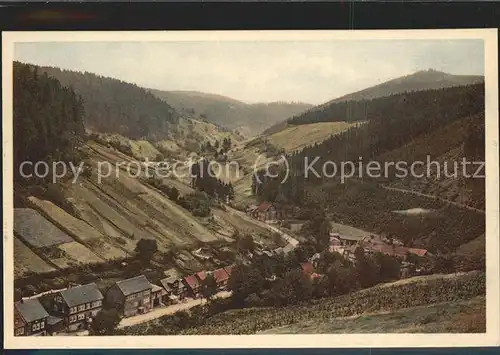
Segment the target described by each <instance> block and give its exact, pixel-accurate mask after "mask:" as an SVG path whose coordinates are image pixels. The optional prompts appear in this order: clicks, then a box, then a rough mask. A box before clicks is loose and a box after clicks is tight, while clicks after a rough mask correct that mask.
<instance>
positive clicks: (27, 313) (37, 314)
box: [15, 298, 49, 323]
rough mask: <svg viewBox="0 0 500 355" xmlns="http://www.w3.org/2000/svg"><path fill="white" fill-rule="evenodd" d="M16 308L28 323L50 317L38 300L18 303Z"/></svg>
mask: <svg viewBox="0 0 500 355" xmlns="http://www.w3.org/2000/svg"><path fill="white" fill-rule="evenodd" d="M15 307H16V309H17V311H18V312H19V314H20V315H21V317H22V318H23V319H24V321H25V322H26V323H30V322H33V321H35V320H37V319H42V318H45V317H48V316H49V314H48V313H47V311H46V310H45V308H43V306H42V304H41V303H40V301H39V300H38V298H32V299H28V300H24V301H20V302H16V303H15Z"/></svg>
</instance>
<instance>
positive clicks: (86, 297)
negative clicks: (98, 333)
mask: <svg viewBox="0 0 500 355" xmlns="http://www.w3.org/2000/svg"><path fill="white" fill-rule="evenodd" d="M103 299H104V296H103V295H102V293H101V291H99V289H98V288H97V286H96V284H95V283H90V284H87V285H81V286H73V287H70V288H67V289H66V290H63V291H61V292H59V293H58V294H57V295H56V296H55V297H54V301H53V305H52V307H53V308H52V310H53V312H54V313H55V314H57V315H59V316H61V317H62V318H63V321H64V324H65V326H66V328H67V329H68V331H76V330H79V329H85V328H87V326H88V325H89V323H90V322H92V319H93V318H94V317H95V316H96V315H97V313H99V311H100V310H101V309H102V302H103Z"/></svg>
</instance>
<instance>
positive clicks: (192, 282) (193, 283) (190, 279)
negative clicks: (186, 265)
mask: <svg viewBox="0 0 500 355" xmlns="http://www.w3.org/2000/svg"><path fill="white" fill-rule="evenodd" d="M184 280H185V281H186V283H187V284H188V286H189V287H191V289H194V288H197V287H199V286H200V282H199V281H198V279H197V278H196V276H194V275H189V276H186V277H185V278H184Z"/></svg>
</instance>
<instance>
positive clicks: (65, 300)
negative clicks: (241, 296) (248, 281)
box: [14, 266, 232, 336]
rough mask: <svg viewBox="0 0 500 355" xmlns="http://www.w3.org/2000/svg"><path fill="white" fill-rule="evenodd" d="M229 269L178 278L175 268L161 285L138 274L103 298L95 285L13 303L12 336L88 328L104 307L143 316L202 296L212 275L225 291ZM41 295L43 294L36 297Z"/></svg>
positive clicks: (112, 287) (112, 288) (168, 272)
mask: <svg viewBox="0 0 500 355" xmlns="http://www.w3.org/2000/svg"><path fill="white" fill-rule="evenodd" d="M231 271H232V267H231V266H226V267H222V268H219V269H217V270H214V271H209V272H208V271H200V272H197V273H195V274H193V275H189V276H185V277H183V276H181V275H179V274H178V273H177V271H176V270H175V269H171V270H168V271H165V276H166V277H165V278H163V279H161V280H160V282H159V283H160V285H161V286H159V285H155V284H153V283H151V282H150V281H149V280H148V279H147V278H146V276H144V275H139V276H136V277H132V278H130V279H127V280H121V281H117V282H115V283H114V284H113V285H112V286H111V287H110V288H108V290H107V292H106V293H105V295H103V294H102V293H101V291H100V290H99V288H98V287H97V285H96V284H95V283H89V284H85V285H70V286H68V288H66V289H62V290H58V291H57V292H55V293H51V294H50V295H49V296H47V295H44V296H46V297H43V301H42V302H41V301H40V299H42V297H32V298H29V299H22V300H20V301H18V302H16V303H15V304H14V335H16V336H39V335H48V334H50V335H54V334H57V333H60V332H74V331H79V330H84V329H89V327H90V325H91V323H92V320H93V319H94V318H95V316H96V315H97V314H98V313H99V311H100V310H101V309H102V308H103V307H105V306H106V307H110V308H115V309H117V310H118V311H119V313H120V314H121V315H122V316H123V317H131V316H134V315H137V314H143V313H147V312H149V311H151V310H152V309H154V308H156V307H160V306H164V305H170V304H174V303H178V302H181V301H183V300H185V299H187V298H200V297H201V296H202V294H201V292H202V286H203V281H204V280H205V279H206V277H207V276H208V275H209V274H212V275H213V277H214V280H215V282H216V284H217V291H223V290H225V289H227V283H228V281H229V277H230V275H231ZM38 296H42V295H38Z"/></svg>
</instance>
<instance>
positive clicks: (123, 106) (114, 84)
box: [30, 65, 179, 140]
mask: <svg viewBox="0 0 500 355" xmlns="http://www.w3.org/2000/svg"><path fill="white" fill-rule="evenodd" d="M30 66H31V67H34V66H32V65H30ZM38 70H39V71H40V72H43V73H47V74H48V75H49V76H50V77H53V78H56V79H57V80H59V82H60V83H61V84H62V85H63V86H67V87H72V88H73V89H74V91H75V92H76V93H78V94H79V95H80V96H81V97H82V98H83V104H84V108H85V117H84V122H85V126H86V127H87V128H89V129H92V130H95V131H98V132H103V133H119V134H122V135H124V136H126V137H129V138H132V139H138V138H148V139H150V140H156V139H164V138H165V137H167V136H171V135H172V134H173V131H174V129H173V128H174V126H175V125H176V124H177V122H178V119H179V114H178V113H177V112H176V111H175V109H174V108H172V107H171V106H170V105H168V104H167V103H166V102H164V101H162V100H160V99H158V98H157V97H155V96H154V95H152V94H151V93H150V92H148V91H146V90H145V89H143V88H141V87H139V86H137V85H135V84H130V83H126V82H123V81H121V80H117V79H112V78H107V77H103V76H100V75H95V74H92V73H88V72H84V73H81V72H76V71H71V70H63V69H59V68H53V67H39V68H38Z"/></svg>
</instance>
